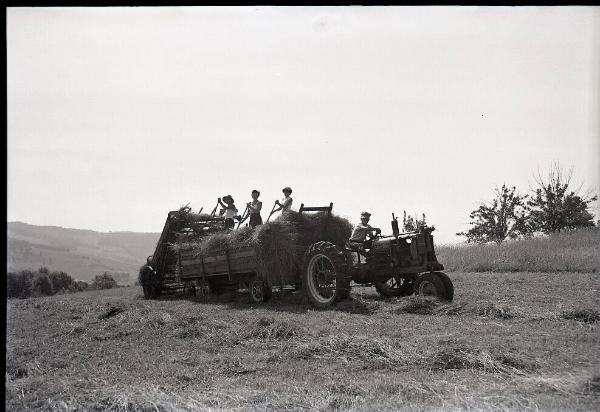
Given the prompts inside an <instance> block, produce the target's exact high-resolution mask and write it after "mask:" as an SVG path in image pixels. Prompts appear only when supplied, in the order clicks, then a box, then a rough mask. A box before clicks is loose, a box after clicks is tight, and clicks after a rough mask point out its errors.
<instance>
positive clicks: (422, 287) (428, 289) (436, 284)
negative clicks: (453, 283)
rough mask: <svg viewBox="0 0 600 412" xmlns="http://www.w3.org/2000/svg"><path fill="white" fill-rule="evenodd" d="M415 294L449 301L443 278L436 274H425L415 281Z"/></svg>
mask: <svg viewBox="0 0 600 412" xmlns="http://www.w3.org/2000/svg"><path fill="white" fill-rule="evenodd" d="M415 293H416V294H417V295H419V296H428V297H433V298H437V299H440V300H447V297H446V296H447V294H446V287H445V285H444V282H443V281H442V278H441V277H440V276H437V274H435V273H424V274H422V275H420V276H419V277H418V278H417V280H415Z"/></svg>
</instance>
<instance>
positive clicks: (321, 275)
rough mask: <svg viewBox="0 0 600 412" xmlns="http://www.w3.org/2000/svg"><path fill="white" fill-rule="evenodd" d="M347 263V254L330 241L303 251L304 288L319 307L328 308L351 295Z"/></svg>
mask: <svg viewBox="0 0 600 412" xmlns="http://www.w3.org/2000/svg"><path fill="white" fill-rule="evenodd" d="M350 280H351V276H349V275H348V266H347V264H346V259H345V258H344V254H343V253H342V252H340V251H339V250H338V248H337V247H335V245H334V244H332V243H330V242H317V243H313V244H312V245H310V246H309V248H308V250H307V251H306V253H305V254H304V264H303V267H302V288H303V289H304V293H305V294H306V296H307V297H308V299H309V301H310V302H311V303H312V304H313V305H314V306H316V307H318V308H326V307H329V306H331V305H333V304H335V303H336V302H338V301H340V300H343V299H346V298H347V297H348V295H349V294H350Z"/></svg>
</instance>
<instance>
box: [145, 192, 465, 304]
mask: <svg viewBox="0 0 600 412" xmlns="http://www.w3.org/2000/svg"><path fill="white" fill-rule="evenodd" d="M332 208H333V203H330V205H329V206H326V207H304V205H302V206H301V207H300V210H299V212H288V213H286V214H285V215H282V216H280V217H279V218H278V219H276V220H275V221H274V222H269V223H267V224H264V225H261V226H259V227H257V228H256V229H254V230H252V229H250V228H243V229H242V230H240V229H238V230H234V231H232V232H225V231H224V225H223V221H222V219H220V218H218V217H214V216H212V215H198V216H195V217H194V218H192V217H193V216H192V215H193V214H190V213H189V210H188V211H186V210H183V211H182V210H180V211H173V212H169V215H168V217H167V221H166V223H165V227H164V229H163V233H162V234H161V237H160V240H159V242H158V244H157V247H156V250H155V252H154V255H152V256H150V257H148V260H147V264H146V265H145V266H143V267H142V268H141V269H140V283H141V285H142V286H143V289H144V295H145V296H146V297H147V298H157V297H158V296H159V295H160V294H161V293H163V292H167V291H169V290H181V289H183V290H186V291H187V292H188V293H190V294H193V295H196V296H199V297H203V298H206V297H208V296H209V295H211V294H219V293H220V292H222V291H225V290H240V289H243V290H247V291H248V294H249V296H250V299H251V300H252V301H253V302H263V301H265V300H268V299H269V298H270V297H271V292H272V287H278V288H280V289H283V288H294V289H298V288H300V287H301V288H302V289H303V290H304V292H305V294H306V296H307V297H308V299H309V301H310V302H311V303H312V304H313V305H314V306H317V307H327V306H331V305H333V304H335V303H336V302H338V301H340V300H343V299H345V298H347V297H348V295H349V294H350V289H351V283H352V282H354V283H355V284H361V285H367V286H375V289H376V290H377V292H378V293H379V294H380V295H382V296H388V297H389V296H407V295H411V294H413V293H416V294H419V295H430V296H434V297H437V298H439V299H443V300H452V299H453V296H454V288H453V285H452V281H451V280H450V278H449V277H448V276H447V275H446V274H445V273H443V272H442V270H443V269H444V266H443V265H442V264H441V263H439V262H438V261H437V258H436V255H435V250H434V246H433V236H432V235H431V232H432V231H433V230H434V229H433V228H428V227H422V228H419V230H417V231H414V232H409V233H400V232H399V230H398V222H397V220H396V218H395V217H393V216H392V217H393V220H392V230H393V235H390V236H380V235H376V236H374V237H373V238H372V239H370V240H369V241H368V242H366V246H367V248H368V250H366V251H365V250H363V251H362V252H361V253H359V252H357V251H356V250H352V249H350V248H348V247H347V246H346V241H347V240H348V238H349V235H350V230H351V225H350V223H349V222H348V221H347V220H345V219H343V218H340V217H337V216H333V215H332V213H331V211H332ZM304 212H317V213H316V214H312V215H308V214H306V213H304ZM309 216H310V217H309ZM240 234H241V235H245V236H247V237H248V238H247V239H245V240H244V241H239V239H238V238H239V237H240ZM186 239H193V240H194V241H196V242H197V243H192V244H193V245H196V246H197V245H200V246H198V247H191V246H189V244H190V243H189V242H187V243H186ZM219 239H220V240H222V241H223V242H222V243H217V244H216V246H215V245H213V246H212V247H208V248H207V247H206V245H207V244H210V243H211V242H212V241H214V240H219ZM233 239H238V240H236V241H235V242H232V241H231V240H233ZM250 240H252V241H250ZM198 242H199V243H198ZM213 243H214V242H213ZM173 245H180V246H178V247H173ZM181 245H183V246H181ZM185 245H188V246H185Z"/></svg>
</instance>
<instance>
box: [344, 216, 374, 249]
mask: <svg viewBox="0 0 600 412" xmlns="http://www.w3.org/2000/svg"><path fill="white" fill-rule="evenodd" d="M370 218H371V214H370V213H369V212H362V213H361V214H360V223H359V224H357V225H356V226H354V230H353V231H352V235H351V236H350V239H349V240H348V247H349V248H350V249H352V250H355V251H357V252H360V253H362V254H364V253H365V241H366V239H367V235H371V236H373V232H375V233H377V234H380V233H381V229H379V228H377V227H373V226H371V225H370V224H369V219H370ZM367 246H368V245H367Z"/></svg>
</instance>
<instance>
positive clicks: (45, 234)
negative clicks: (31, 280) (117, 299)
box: [7, 222, 160, 283]
mask: <svg viewBox="0 0 600 412" xmlns="http://www.w3.org/2000/svg"><path fill="white" fill-rule="evenodd" d="M159 236H160V234H159V233H136V232H108V233H104V232H95V231H93V230H81V229H68V228H63V227H57V226H36V225H30V224H27V223H22V222H8V223H7V246H8V247H7V267H8V270H9V271H13V270H21V269H37V268H39V267H40V266H47V267H48V268H49V269H50V270H61V271H64V272H67V273H68V274H69V275H71V276H72V277H74V278H76V279H80V280H90V279H93V277H94V276H95V275H98V274H101V273H103V272H111V273H114V274H116V276H115V277H116V278H117V280H119V281H120V283H133V282H134V281H135V278H136V276H135V275H136V273H137V271H138V268H139V267H140V265H141V264H142V263H144V262H145V260H146V257H147V256H148V255H151V254H152V253H153V252H154V247H155V246H156V242H157V241H158V238H159ZM125 274H128V276H127V275H125Z"/></svg>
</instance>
